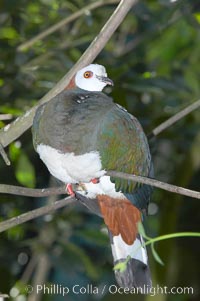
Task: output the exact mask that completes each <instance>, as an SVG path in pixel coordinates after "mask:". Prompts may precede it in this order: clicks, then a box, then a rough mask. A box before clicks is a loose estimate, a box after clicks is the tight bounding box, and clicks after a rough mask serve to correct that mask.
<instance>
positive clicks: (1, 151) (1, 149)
mask: <svg viewBox="0 0 200 301" xmlns="http://www.w3.org/2000/svg"><path fill="white" fill-rule="evenodd" d="M0 154H1V156H2V158H3V159H4V162H5V163H6V165H8V166H9V165H10V160H9V158H8V156H7V154H6V152H5V150H4V148H3V145H2V144H1V143H0Z"/></svg>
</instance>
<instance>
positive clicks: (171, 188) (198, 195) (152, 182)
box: [106, 171, 200, 199]
mask: <svg viewBox="0 0 200 301" xmlns="http://www.w3.org/2000/svg"><path fill="white" fill-rule="evenodd" d="M106 174H107V175H108V176H111V177H116V178H121V179H126V180H131V181H135V182H138V183H142V184H147V185H150V186H154V187H157V188H160V189H163V190H167V191H170V192H173V193H178V194H181V195H186V196H189V197H191V198H196V199H200V192H198V191H194V190H190V189H186V188H183V187H179V186H175V185H171V184H168V183H165V182H161V181H158V180H155V179H151V178H147V177H142V176H136V175H129V174H126V173H123V172H118V171H108V172H107V173H106Z"/></svg>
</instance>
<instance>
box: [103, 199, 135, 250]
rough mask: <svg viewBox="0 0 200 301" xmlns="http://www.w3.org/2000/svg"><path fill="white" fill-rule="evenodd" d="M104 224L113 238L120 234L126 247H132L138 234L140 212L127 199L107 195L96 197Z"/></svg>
mask: <svg viewBox="0 0 200 301" xmlns="http://www.w3.org/2000/svg"><path fill="white" fill-rule="evenodd" d="M97 199H98V202H99V206H100V209H101V213H102V215H103V218H104V221H105V224H106V225H107V227H108V229H109V230H110V231H111V233H112V235H113V236H116V235H119V234H121V236H122V239H123V241H124V242H125V243H127V244H128V245H132V243H133V242H134V240H135V239H136V235H137V233H138V230H137V223H138V222H139V221H140V220H141V213H140V211H139V210H138V209H137V208H136V207H135V206H134V205H133V204H131V202H130V201H128V200H127V199H116V198H112V197H109V196H107V195H98V196H97Z"/></svg>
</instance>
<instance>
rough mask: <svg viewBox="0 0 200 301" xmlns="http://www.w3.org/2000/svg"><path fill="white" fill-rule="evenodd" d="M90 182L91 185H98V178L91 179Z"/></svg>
mask: <svg viewBox="0 0 200 301" xmlns="http://www.w3.org/2000/svg"><path fill="white" fill-rule="evenodd" d="M90 182H92V183H93V184H98V183H99V178H94V179H91V180H90Z"/></svg>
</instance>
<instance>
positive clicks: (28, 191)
mask: <svg viewBox="0 0 200 301" xmlns="http://www.w3.org/2000/svg"><path fill="white" fill-rule="evenodd" d="M106 175H108V176H111V177H115V178H121V179H127V180H131V181H133V182H137V183H142V184H147V185H150V186H154V187H157V188H160V189H163V190H166V191H170V192H173V193H178V194H181V195H185V196H189V197H192V198H196V199H200V192H198V191H194V190H190V189H186V188H183V187H179V186H175V185H171V184H168V183H165V182H162V181H159V180H156V179H152V178H148V177H142V176H137V175H133V174H131V175H130V174H127V173H123V172H119V171H107V172H106ZM0 193H8V194H14V195H22V196H30V197H46V196H49V195H59V194H66V193H67V192H66V188H65V186H62V187H55V188H43V189H32V188H25V187H20V186H13V185H6V184H0Z"/></svg>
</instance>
